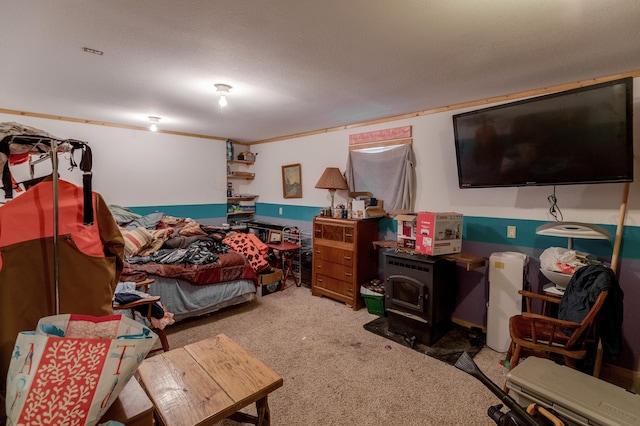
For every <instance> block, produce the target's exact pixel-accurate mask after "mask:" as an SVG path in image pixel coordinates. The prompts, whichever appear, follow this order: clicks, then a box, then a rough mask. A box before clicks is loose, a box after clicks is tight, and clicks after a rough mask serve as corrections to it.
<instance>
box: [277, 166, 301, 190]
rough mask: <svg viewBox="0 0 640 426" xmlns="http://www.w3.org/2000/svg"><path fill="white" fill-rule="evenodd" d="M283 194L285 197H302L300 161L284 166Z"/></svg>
mask: <svg viewBox="0 0 640 426" xmlns="http://www.w3.org/2000/svg"><path fill="white" fill-rule="evenodd" d="M282 196H283V197H284V198H302V169H301V166H300V163H297V164H287V165H286V166H282Z"/></svg>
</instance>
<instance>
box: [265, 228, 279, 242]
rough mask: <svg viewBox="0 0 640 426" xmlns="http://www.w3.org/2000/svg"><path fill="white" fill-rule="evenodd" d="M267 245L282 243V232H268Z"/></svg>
mask: <svg viewBox="0 0 640 426" xmlns="http://www.w3.org/2000/svg"><path fill="white" fill-rule="evenodd" d="M267 242H268V243H280V242H282V231H269V237H268V239H267Z"/></svg>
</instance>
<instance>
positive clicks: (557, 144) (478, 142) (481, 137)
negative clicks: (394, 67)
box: [453, 78, 633, 188]
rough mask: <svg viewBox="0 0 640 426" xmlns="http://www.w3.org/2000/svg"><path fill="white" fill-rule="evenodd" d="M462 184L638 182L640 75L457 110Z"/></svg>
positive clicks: (455, 120)
mask: <svg viewBox="0 0 640 426" xmlns="http://www.w3.org/2000/svg"><path fill="white" fill-rule="evenodd" d="M453 128H454V133H455V145H456V161H457V163H458V182H459V186H460V188H488V187H509V186H529V185H568V184H590V183H610V182H631V181H633V134H632V133H633V79H632V78H624V79H620V80H614V81H609V82H605V83H600V84H595V85H592V86H587V87H581V88H578V89H573V90H568V91H565V92H560V93H553V94H550V95H544V96H539V97H535V98H530V99H525V100H521V101H517V102H512V103H508V104H503V105H498V106H494V107H489V108H484V109H479V110H476V111H471V112H465V113H462V114H456V115H454V116H453Z"/></svg>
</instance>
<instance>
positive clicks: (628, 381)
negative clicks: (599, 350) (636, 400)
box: [600, 364, 640, 394]
mask: <svg viewBox="0 0 640 426" xmlns="http://www.w3.org/2000/svg"><path fill="white" fill-rule="evenodd" d="M600 378H601V379H602V380H604V381H606V382H609V383H612V384H614V385H616V386H620V387H621V388H625V389H626V390H628V391H631V392H633V393H636V394H640V372H638V371H633V370H628V369H626V368H622V367H618V366H617V365H612V364H603V365H602V369H601V371H600Z"/></svg>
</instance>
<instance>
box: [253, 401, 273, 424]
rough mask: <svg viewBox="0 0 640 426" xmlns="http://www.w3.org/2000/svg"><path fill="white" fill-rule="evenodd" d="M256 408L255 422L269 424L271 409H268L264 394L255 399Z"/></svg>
mask: <svg viewBox="0 0 640 426" xmlns="http://www.w3.org/2000/svg"><path fill="white" fill-rule="evenodd" d="M256 410H258V423H256V424H257V425H260V426H269V425H271V411H269V403H268V401H267V397H266V396H265V397H264V398H260V399H259V400H257V401H256Z"/></svg>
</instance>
